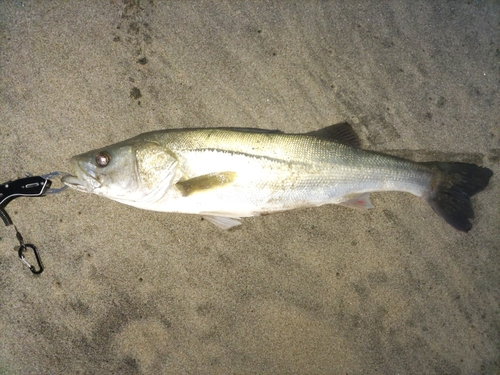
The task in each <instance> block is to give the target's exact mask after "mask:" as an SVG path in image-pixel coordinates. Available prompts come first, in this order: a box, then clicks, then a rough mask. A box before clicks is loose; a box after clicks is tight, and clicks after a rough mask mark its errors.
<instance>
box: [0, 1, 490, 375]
mask: <svg viewBox="0 0 500 375" xmlns="http://www.w3.org/2000/svg"><path fill="white" fill-rule="evenodd" d="M499 41H500V2H498V1H494V0H492V1H469V2H465V1H464V2H448V1H431V0H428V1H411V2H410V1H408V2H405V1H376V2H375V1H373V2H367V1H327V2H316V1H307V2H296V1H289V2H284V1H283V2H281V1H269V2H254V1H250V2H240V1H213V2H194V1H193V2H187V1H182V2H181V1H159V0H155V1H152V0H151V1H133V0H126V1H125V0H124V1H119V0H114V1H113V0H105V1H104V0H103V1H97V0H96V1H73V0H67V1H62V0H61V1H59V0H58V1H56V0H54V1H43V0H39V1H27V0H26V1H15V0H12V1H0V135H1V138H2V147H1V150H0V155H1V164H0V176H1V178H2V179H3V180H2V181H8V180H10V179H16V178H19V177H22V176H24V173H25V172H31V173H34V174H43V173H47V172H50V171H54V170H62V171H68V170H69V159H70V157H71V156H73V155H75V154H78V153H81V152H85V151H88V150H90V149H93V148H97V147H102V146H105V145H108V144H111V143H115V142H118V141H121V140H123V139H126V138H130V137H132V136H135V135H137V134H139V133H141V132H145V131H150V130H155V129H162V128H190V127H191V128H192V127H213V126H229V127H230V126H237V127H258V128H266V129H279V130H282V131H286V132H295V133H297V132H308V131H312V130H314V129H319V128H322V127H325V126H328V125H331V124H334V123H337V122H341V121H349V122H350V123H351V124H352V125H353V127H354V129H355V130H356V132H357V133H358V134H359V135H360V137H361V139H362V142H363V145H364V147H366V148H367V149H371V150H377V151H382V152H391V153H394V154H398V155H403V156H406V157H410V158H414V159H415V160H422V161H423V160H425V161H428V160H442V161H464V162H474V163H477V164H480V165H484V166H487V167H488V168H490V169H492V170H493V171H494V173H495V175H494V176H493V178H492V179H491V182H490V185H489V187H488V188H487V189H486V190H485V191H484V192H482V193H481V194H479V195H477V196H476V197H474V199H473V205H474V208H475V212H476V217H475V219H474V227H473V228H472V230H471V231H470V232H469V233H468V234H464V233H460V232H458V231H456V230H454V229H453V228H451V227H450V226H449V225H447V224H446V223H445V222H444V221H443V220H441V219H440V218H439V217H438V216H437V215H436V214H435V213H434V212H433V211H432V209H431V208H430V207H429V206H427V205H426V204H425V203H424V202H422V201H421V200H419V199H418V198H416V197H413V196H411V195H409V194H403V193H383V194H382V193H378V194H373V195H372V202H373V204H374V205H375V209H373V210H369V211H358V210H352V209H348V208H345V207H339V206H324V207H320V208H314V209H304V210H297V211H292V212H285V213H280V214H275V215H269V216H265V217H256V218H249V219H245V220H244V224H243V225H242V226H240V227H238V228H237V229H234V230H231V231H227V232H224V231H221V230H219V229H217V228H216V227H214V226H213V225H212V224H210V223H209V222H207V221H204V220H201V218H200V217H198V216H193V215H182V214H165V213H156V212H149V211H143V210H139V209H135V208H133V207H128V206H125V205H121V204H119V203H116V202H113V201H111V200H107V199H104V198H100V197H97V196H95V195H90V194H83V193H79V192H76V191H69V190H67V191H65V192H64V193H62V194H60V195H56V196H48V197H45V198H33V199H31V198H20V199H17V200H14V201H13V202H12V203H10V204H9V205H8V207H7V210H8V212H9V213H10V214H11V216H12V218H13V220H14V222H15V224H16V225H17V227H18V228H19V230H20V231H21V232H22V233H23V235H24V237H25V239H26V240H27V241H29V242H33V243H35V244H37V245H38V247H39V248H40V252H41V256H42V259H43V262H44V265H45V271H44V272H43V273H42V274H41V275H39V276H35V275H33V274H32V273H31V272H30V271H29V270H28V269H27V268H26V267H24V266H23V265H22V263H21V262H20V261H19V259H18V256H17V253H16V252H15V251H14V247H15V246H16V245H17V241H16V239H15V236H14V232H13V228H12V227H8V228H7V227H2V228H1V229H0V237H1V241H0V374H22V375H25V374H498V372H499V371H500V323H499V322H500V307H499V296H500V224H499V223H500V199H499V197H500V190H499V184H498V176H499V175H500V162H499V161H500V95H499V88H500V51H499V48H500V44H499Z"/></svg>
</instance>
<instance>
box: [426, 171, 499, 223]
mask: <svg viewBox="0 0 500 375" xmlns="http://www.w3.org/2000/svg"><path fill="white" fill-rule="evenodd" d="M422 164H424V165H426V166H428V167H430V168H431V169H433V170H434V171H436V173H435V175H434V177H433V179H432V181H431V190H430V192H429V194H428V195H427V196H426V197H424V199H425V200H426V201H427V203H429V204H430V206H431V207H432V208H433V210H434V211H435V212H436V213H437V214H438V215H439V216H441V217H442V218H443V219H444V220H445V221H446V222H447V223H448V224H450V225H451V226H452V227H454V228H456V229H458V230H459V231H462V232H468V231H469V230H470V229H471V228H472V224H471V222H470V220H469V219H472V218H474V211H473V209H472V205H471V201H470V198H471V197H472V196H473V195H475V194H477V193H479V192H480V191H482V190H483V189H484V188H486V186H487V185H488V182H489V180H490V177H491V176H492V175H493V172H492V171H491V169H488V168H484V167H479V166H477V165H475V164H468V163H440V162H431V163H422Z"/></svg>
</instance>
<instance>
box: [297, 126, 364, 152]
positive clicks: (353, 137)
mask: <svg viewBox="0 0 500 375" xmlns="http://www.w3.org/2000/svg"><path fill="white" fill-rule="evenodd" d="M305 134H306V135H310V136H313V137H317V138H321V139H326V140H328V141H337V142H341V143H344V144H346V145H349V146H353V147H357V148H361V141H360V139H359V137H358V135H357V134H356V133H355V132H354V129H353V128H352V126H351V125H349V124H348V123H347V122H341V123H340V124H335V125H331V126H327V127H326V128H323V129H319V130H314V131H312V132H309V133H305Z"/></svg>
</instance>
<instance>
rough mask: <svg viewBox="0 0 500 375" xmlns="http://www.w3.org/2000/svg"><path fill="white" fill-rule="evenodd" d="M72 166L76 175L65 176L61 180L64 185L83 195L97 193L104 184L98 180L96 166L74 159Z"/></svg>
mask: <svg viewBox="0 0 500 375" xmlns="http://www.w3.org/2000/svg"><path fill="white" fill-rule="evenodd" d="M71 166H72V167H73V171H74V173H75V175H67V176H64V177H63V178H62V179H61V181H62V182H63V183H64V185H66V186H68V187H70V188H71V189H75V190H77V191H81V192H83V193H95V190H96V189H98V188H100V187H101V185H102V184H101V183H100V182H99V181H98V180H97V178H96V173H95V166H94V165H92V164H91V163H89V162H86V161H85V160H78V158H77V157H73V158H72V159H71Z"/></svg>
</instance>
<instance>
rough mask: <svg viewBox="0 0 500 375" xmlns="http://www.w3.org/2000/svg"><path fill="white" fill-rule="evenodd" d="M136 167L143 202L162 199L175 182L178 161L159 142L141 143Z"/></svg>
mask: <svg viewBox="0 0 500 375" xmlns="http://www.w3.org/2000/svg"><path fill="white" fill-rule="evenodd" d="M135 157H136V168H137V175H138V178H139V182H140V186H141V190H142V192H143V193H144V196H143V198H142V199H141V202H155V201H157V200H158V199H160V198H161V197H162V196H163V195H164V194H165V192H166V191H167V190H168V188H169V187H170V186H171V185H172V183H173V182H174V179H175V177H176V167H177V165H178V161H177V159H176V158H175V156H173V155H172V154H170V153H169V152H167V151H166V150H165V149H164V148H163V147H161V146H160V145H158V144H157V143H153V142H147V143H141V144H138V145H137V146H136V149H135Z"/></svg>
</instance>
